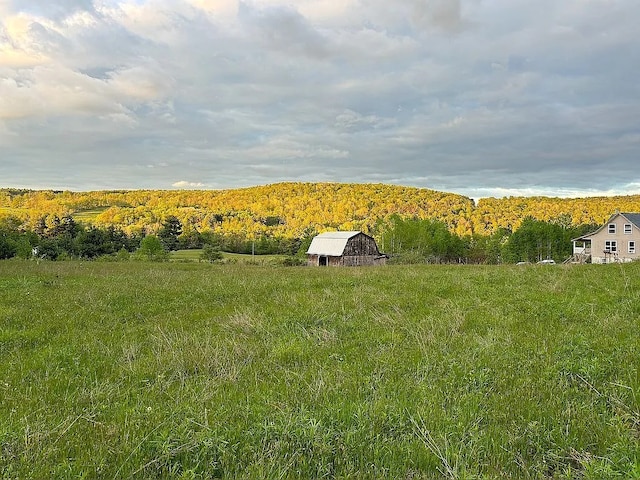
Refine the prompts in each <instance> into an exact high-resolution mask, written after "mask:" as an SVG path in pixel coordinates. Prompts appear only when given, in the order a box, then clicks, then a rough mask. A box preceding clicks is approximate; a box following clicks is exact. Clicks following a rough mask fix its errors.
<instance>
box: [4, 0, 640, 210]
mask: <svg viewBox="0 0 640 480" xmlns="http://www.w3.org/2000/svg"><path fill="white" fill-rule="evenodd" d="M638 25H640V2H638V0H393V1H389V0H289V1H286V0H50V1H46V2H45V1H42V0H0V187H15V188H32V189H45V188H53V189H69V190H74V191H86V190H106V189H140V188H145V189H147V188H151V189H176V188H196V189H223V188H236V187H246V186H253V185H264V184H271V183H276V182H283V181H301V182H315V181H321V182H350V183H351V182H353V183H387V184H397V185H405V186H417V187H425V188H431V189H435V190H441V191H446V192H453V193H460V194H463V195H467V196H470V197H473V198H481V197H487V196H496V197H502V196H510V195H517V196H521V195H522V196H531V195H548V196H559V197H580V196H591V195H620V194H621V195H626V194H638V193H640V168H639V165H640V162H639V158H640V155H639V154H640V30H639V29H638Z"/></svg>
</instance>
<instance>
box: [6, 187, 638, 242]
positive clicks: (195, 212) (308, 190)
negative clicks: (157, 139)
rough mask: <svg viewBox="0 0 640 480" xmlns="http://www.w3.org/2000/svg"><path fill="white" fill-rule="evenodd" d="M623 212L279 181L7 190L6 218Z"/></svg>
mask: <svg viewBox="0 0 640 480" xmlns="http://www.w3.org/2000/svg"><path fill="white" fill-rule="evenodd" d="M616 210H621V211H640V195H632V196H621V197H593V198H577V199H561V198H548V197H508V198H501V199H497V198H486V199H481V200H480V201H479V202H478V205H475V204H474V202H473V200H471V199H470V198H467V197H464V196H462V195H458V194H454V193H446V192H438V191H435V190H429V189H423V188H414V187H403V186H396V185H384V184H341V183H277V184H272V185H265V186H256V187H250V188H241V189H229V190H206V191H205V190H131V191H126V190H121V191H94V192H69V191H30V190H15V189H3V190H0V218H1V217H9V216H12V217H16V218H18V219H19V220H20V221H21V222H23V223H24V224H25V225H26V226H29V227H33V226H35V225H36V224H37V223H38V222H43V221H44V222H51V221H54V219H55V217H58V218H59V217H62V216H64V215H72V216H73V217H74V218H75V219H76V220H77V221H81V222H83V223H85V224H91V225H96V226H110V225H113V226H116V227H120V228H122V229H124V230H125V231H127V232H140V231H146V232H154V231H156V230H157V229H158V228H159V227H160V225H161V223H162V221H163V220H164V219H165V218H166V217H168V216H169V215H173V216H175V217H177V218H178V219H179V220H180V221H181V223H182V225H183V228H184V229H185V231H189V230H193V229H196V230H198V231H201V232H202V231H214V232H217V233H224V234H237V235H243V236H260V235H270V236H277V237H285V238H294V237H300V236H302V235H304V234H305V233H308V232H312V231H322V230H329V229H340V230H355V229H358V230H364V231H369V232H371V231H373V230H375V226H376V224H378V223H379V222H381V221H384V220H385V219H387V218H388V217H389V216H391V215H393V214H398V215H401V216H404V217H416V218H421V219H425V218H428V219H436V220H441V221H443V222H445V223H446V224H447V226H448V227H449V228H450V229H451V231H452V232H454V233H456V234H458V235H460V236H465V235H471V234H483V235H486V234H491V233H493V232H494V231H495V230H496V229H498V228H509V229H511V230H515V229H517V228H518V226H519V225H520V223H521V222H522V220H523V219H524V218H526V217H533V218H535V219H538V220H544V221H553V222H558V223H562V224H564V225H567V226H569V225H581V224H592V223H598V224H599V223H602V222H604V221H605V220H606V218H608V216H609V215H610V214H611V213H613V212H614V211H616Z"/></svg>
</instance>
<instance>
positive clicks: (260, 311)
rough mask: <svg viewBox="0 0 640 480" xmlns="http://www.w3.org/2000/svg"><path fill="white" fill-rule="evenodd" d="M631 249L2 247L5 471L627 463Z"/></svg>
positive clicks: (175, 472)
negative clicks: (305, 256)
mask: <svg viewBox="0 0 640 480" xmlns="http://www.w3.org/2000/svg"><path fill="white" fill-rule="evenodd" d="M639 327H640V264H627V265H583V266H560V265H558V266H537V265H528V266H429V265H421V266H387V267H376V268H344V269H333V268H332V269H320V268H307V267H274V266H265V265H252V264H242V263H237V264H223V265H215V264H214V265H212V264H206V263H198V262H165V263H150V262H80V261H64V262H44V261H43V262H39V263H38V262H35V261H17V260H6V261H2V262H0V476H1V477H2V478H6V479H14V478H43V479H44V478H56V479H65V478H69V479H71V478H108V479H119V478H183V479H196V478H222V479H236V478H238V479H240V478H242V479H244V478H257V479H298V478H302V479H318V478H340V479H378V478H391V479H437V478H461V479H491V478H525V479H527V478H531V479H548V478H561V479H608V478H621V479H627V478H640V370H639V368H640V328H639Z"/></svg>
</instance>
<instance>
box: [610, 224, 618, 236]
mask: <svg viewBox="0 0 640 480" xmlns="http://www.w3.org/2000/svg"><path fill="white" fill-rule="evenodd" d="M609 233H613V234H614V235H615V233H616V224H615V223H610V224H609Z"/></svg>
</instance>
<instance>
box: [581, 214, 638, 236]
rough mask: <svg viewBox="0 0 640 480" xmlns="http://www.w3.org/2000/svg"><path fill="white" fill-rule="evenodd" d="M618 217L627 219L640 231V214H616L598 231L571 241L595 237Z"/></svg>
mask: <svg viewBox="0 0 640 480" xmlns="http://www.w3.org/2000/svg"><path fill="white" fill-rule="evenodd" d="M618 215H620V216H622V217H624V218H626V219H627V220H628V221H629V222H630V223H632V224H633V225H634V226H635V227H636V228H637V229H640V213H614V214H613V215H611V216H610V217H609V220H607V221H606V222H605V223H604V225H602V226H601V227H600V228H598V229H597V230H596V231H594V232H591V233H587V234H586V235H582V236H581V237H578V238H573V239H571V241H572V242H575V241H576V240H588V239H589V238H591V237H592V236H594V235H595V234H596V233H598V232H599V231H600V230H602V229H603V228H605V227H606V226H607V225H608V224H609V223H611V221H612V220H613V219H614V218H616V217H617V216H618Z"/></svg>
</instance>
